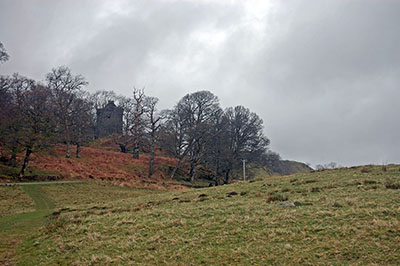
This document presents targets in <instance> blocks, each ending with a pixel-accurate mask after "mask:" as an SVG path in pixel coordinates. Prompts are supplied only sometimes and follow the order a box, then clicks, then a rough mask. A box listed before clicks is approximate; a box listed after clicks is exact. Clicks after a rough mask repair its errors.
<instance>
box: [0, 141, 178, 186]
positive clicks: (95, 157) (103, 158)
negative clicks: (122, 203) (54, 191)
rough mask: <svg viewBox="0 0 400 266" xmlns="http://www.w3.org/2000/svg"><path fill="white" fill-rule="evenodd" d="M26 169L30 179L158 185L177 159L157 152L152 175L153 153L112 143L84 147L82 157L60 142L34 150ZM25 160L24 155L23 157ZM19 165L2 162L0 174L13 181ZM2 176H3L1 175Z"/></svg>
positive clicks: (164, 178)
mask: <svg viewBox="0 0 400 266" xmlns="http://www.w3.org/2000/svg"><path fill="white" fill-rule="evenodd" d="M31 157H32V158H31V161H30V165H29V167H28V170H27V172H26V178H25V179H29V180H57V179H64V180H72V179H79V180H106V181H111V182H113V183H114V184H119V185H122V186H123V185H126V186H140V187H143V186H144V187H147V186H156V184H157V183H161V182H163V181H165V180H166V179H167V178H168V177H169V172H170V168H172V167H174V166H175V164H176V160H175V159H174V158H170V157H164V156H156V158H155V173H154V175H153V176H152V178H151V179H149V178H148V163H149V155H147V154H141V155H140V159H134V158H132V155H131V154H126V153H121V152H118V151H114V150H112V149H111V148H110V147H82V148H81V158H70V159H68V158H65V145H56V146H54V147H53V148H52V149H51V150H48V151H43V152H38V153H34V154H33V155H32V156H31ZM20 160H22V158H20ZM18 170H19V168H12V167H7V166H6V165H4V164H2V165H0V177H2V178H3V181H10V176H12V175H16V173H18ZM0 179H1V178H0Z"/></svg>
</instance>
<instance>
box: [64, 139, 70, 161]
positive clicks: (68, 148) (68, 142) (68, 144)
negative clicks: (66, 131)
mask: <svg viewBox="0 0 400 266" xmlns="http://www.w3.org/2000/svg"><path fill="white" fill-rule="evenodd" d="M65 157H67V158H71V143H70V141H67V154H66V155H65Z"/></svg>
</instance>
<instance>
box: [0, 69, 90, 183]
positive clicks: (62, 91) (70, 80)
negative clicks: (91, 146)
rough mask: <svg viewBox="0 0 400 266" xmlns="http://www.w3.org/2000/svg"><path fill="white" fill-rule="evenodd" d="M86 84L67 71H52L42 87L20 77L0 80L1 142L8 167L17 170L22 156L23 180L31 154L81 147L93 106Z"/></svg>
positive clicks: (68, 151) (78, 148)
mask: <svg viewBox="0 0 400 266" xmlns="http://www.w3.org/2000/svg"><path fill="white" fill-rule="evenodd" d="M86 84H87V82H86V81H85V80H84V78H83V77H82V76H79V75H77V76H74V75H72V73H71V71H70V70H69V69H68V68H66V67H59V68H57V69H53V70H52V71H51V72H50V73H48V74H47V76H46V82H45V83H41V82H37V81H34V80H32V79H29V78H26V77H23V76H21V75H19V74H14V75H12V76H1V77H0V99H1V101H0V133H1V134H0V136H1V137H0V142H1V144H2V147H6V148H7V149H8V150H9V151H10V153H11V155H10V156H11V157H10V164H11V165H12V166H16V157H17V154H18V153H20V152H24V154H25V156H24V159H23V164H22V167H21V170H20V174H19V175H20V176H21V177H22V176H23V175H24V173H25V170H26V168H27V166H28V163H29V159H30V156H31V154H32V153H33V152H35V151H37V150H40V149H42V148H46V147H49V146H50V145H52V144H54V143H56V142H60V141H62V142H64V143H66V144H67V152H66V157H68V158H69V157H71V149H70V145H71V144H72V143H73V144H76V145H77V154H76V156H77V157H80V145H81V144H82V142H85V140H88V139H89V138H90V136H91V132H92V131H93V115H92V104H91V102H90V101H89V97H88V96H87V93H85V92H84V91H83V90H82V89H83V87H84V86H85V85H86Z"/></svg>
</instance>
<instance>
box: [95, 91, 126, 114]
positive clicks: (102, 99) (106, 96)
mask: <svg viewBox="0 0 400 266" xmlns="http://www.w3.org/2000/svg"><path fill="white" fill-rule="evenodd" d="M119 99H120V96H118V95H117V94H116V93H115V92H114V91H105V90H102V91H96V92H95V93H93V94H91V95H90V101H91V102H93V107H94V108H95V110H96V109H101V108H104V107H105V106H106V105H107V104H108V103H109V102H110V101H112V102H116V101H118V100H119Z"/></svg>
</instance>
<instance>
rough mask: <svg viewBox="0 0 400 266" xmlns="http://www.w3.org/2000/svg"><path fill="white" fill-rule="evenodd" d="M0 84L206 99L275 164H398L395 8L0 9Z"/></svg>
mask: <svg viewBox="0 0 400 266" xmlns="http://www.w3.org/2000/svg"><path fill="white" fill-rule="evenodd" d="M0 42H2V43H3V44H4V46H5V48H6V49H7V51H8V53H9V54H10V60H9V61H8V62H6V63H4V64H2V65H1V66H0V73H1V74H11V73H13V72H19V73H21V74H23V75H25V76H28V77H31V78H35V79H37V80H43V79H44V76H45V74H46V73H47V72H49V71H50V70H51V68H53V67H57V66H60V65H65V66H68V67H70V68H71V70H72V71H73V73H76V74H82V75H83V76H85V77H86V79H87V80H88V82H89V86H88V90H89V91H91V92H94V91H96V90H114V91H115V92H117V93H119V94H123V95H126V96H129V95H131V91H132V88H133V86H136V87H139V88H140V87H144V86H145V87H146V94H148V95H151V96H156V97H158V98H160V108H170V107H172V106H173V105H174V104H175V103H176V102H177V101H178V100H179V99H180V98H181V97H182V96H184V95H185V94H187V93H190V92H194V91H197V90H210V91H211V92H213V93H214V94H216V95H217V96H218V97H219V99H220V101H221V104H222V106H223V107H228V106H235V105H244V106H246V107H248V108H250V109H251V110H252V111H254V112H256V113H257V114H259V116H260V117H261V118H262V119H263V120H264V124H265V133H266V135H267V136H268V138H269V139H270V140H271V149H272V150H274V151H276V152H278V153H280V154H281V156H282V157H283V158H284V159H293V160H298V161H303V162H309V163H311V164H312V165H316V164H319V163H322V164H324V163H329V162H336V163H339V164H341V165H344V166H350V165H359V164H368V163H375V164H382V163H400V1H398V0H384V1H383V0H358V1H357V0H352V1H345V0H327V1H324V0H318V1H317V0H307V1H301V0H299V1H297V0H282V1H267V0H264V1H233V0H231V1H223V0H215V1H201V0H193V1H166V0H142V1H139V0H137V1H133V0H131V1H122V0H121V1H116V0H112V1H111V0H109V1H99V0H93V1H72V0H68V1H61V0H57V1H54V0H48V1H34V0H30V1H26V0H0Z"/></svg>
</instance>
